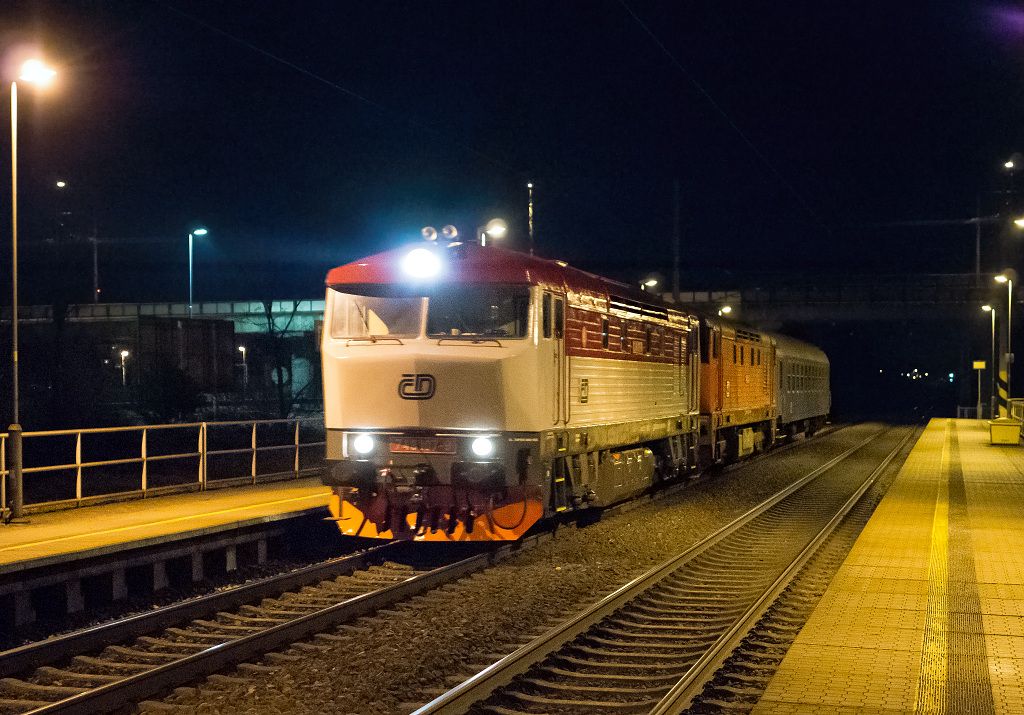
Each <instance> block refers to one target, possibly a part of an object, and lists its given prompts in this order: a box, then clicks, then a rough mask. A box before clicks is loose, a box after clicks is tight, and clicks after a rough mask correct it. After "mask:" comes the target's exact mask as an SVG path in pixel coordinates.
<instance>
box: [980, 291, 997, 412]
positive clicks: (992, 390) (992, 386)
mask: <svg viewBox="0 0 1024 715" xmlns="http://www.w3.org/2000/svg"><path fill="white" fill-rule="evenodd" d="M981 309H982V310H984V311H985V312H986V313H989V314H991V316H992V351H991V356H990V357H991V359H992V362H991V363H990V367H989V372H988V374H989V378H990V379H989V416H991V417H992V418H993V419H995V416H996V407H995V406H996V309H995V308H993V307H992V306H991V305H983V306H981Z"/></svg>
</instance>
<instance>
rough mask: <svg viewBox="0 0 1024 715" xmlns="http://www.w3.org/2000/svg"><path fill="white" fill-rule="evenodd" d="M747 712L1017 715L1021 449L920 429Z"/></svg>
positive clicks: (1021, 698) (971, 423) (1020, 698)
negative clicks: (844, 555)
mask: <svg viewBox="0 0 1024 715" xmlns="http://www.w3.org/2000/svg"><path fill="white" fill-rule="evenodd" d="M753 712H755V713H760V714H761V715H765V714H769V713H771V714H774V713H887V712H892V713H897V712H899V713H907V712H946V713H1021V712H1024V448H1022V447H1019V446H1009V447H999V446H991V445H990V444H989V441H988V429H987V423H985V422H982V421H977V420H954V419H933V420H931V422H930V423H929V424H928V426H927V428H926V429H925V431H924V432H923V433H922V435H921V437H920V439H919V440H918V442H917V444H916V445H915V446H914V448H913V450H912V451H911V453H910V455H909V457H908V459H907V461H906V462H905V463H904V465H903V467H902V468H901V470H900V472H899V474H898V476H897V477H896V480H895V482H894V483H893V485H892V487H891V488H890V490H889V492H888V493H887V494H886V496H885V497H884V499H883V500H882V502H881V503H880V504H879V505H878V508H877V509H876V511H875V513H874V515H873V516H872V518H871V519H870V521H869V522H868V524H867V526H866V527H865V529H864V531H863V532H862V533H861V535H860V537H859V539H858V540H857V542H856V544H855V545H854V547H853V549H852V551H851V552H850V554H849V556H848V557H847V558H846V561H845V562H844V563H843V565H842V567H841V569H840V570H839V572H838V573H837V575H836V577H835V578H834V579H833V581H832V583H831V584H830V586H829V588H828V590H827V591H826V592H825V594H824V596H823V597H822V598H821V600H820V601H819V603H818V605H817V607H816V608H815V610H814V612H813V614H812V615H811V618H810V619H809V620H808V622H807V624H806V625H805V627H804V628H803V630H802V631H801V632H800V634H799V636H798V637H797V639H796V641H795V642H794V643H793V645H792V646H791V648H790V650H789V652H788V654H787V655H786V658H785V659H784V661H783V662H782V664H781V666H780V668H779V670H778V671H777V672H776V674H775V677H774V678H773V680H772V681H771V683H770V684H769V687H768V688H767V690H766V691H765V693H764V695H763V696H762V698H761V700H760V702H759V703H758V705H757V707H756V708H755V709H754V711H753Z"/></svg>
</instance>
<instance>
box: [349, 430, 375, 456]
mask: <svg viewBox="0 0 1024 715" xmlns="http://www.w3.org/2000/svg"><path fill="white" fill-rule="evenodd" d="M373 447H374V441H373V437H371V436H370V435H368V434H361V435H358V436H356V438H355V439H353V440H352V449H354V450H355V451H356V454H362V455H364V456H365V455H367V454H369V453H370V452H372V451H373Z"/></svg>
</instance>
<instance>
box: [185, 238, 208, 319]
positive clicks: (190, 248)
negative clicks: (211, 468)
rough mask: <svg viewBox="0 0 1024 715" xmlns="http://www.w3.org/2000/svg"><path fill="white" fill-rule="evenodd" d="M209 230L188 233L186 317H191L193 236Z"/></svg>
mask: <svg viewBox="0 0 1024 715" xmlns="http://www.w3.org/2000/svg"><path fill="white" fill-rule="evenodd" d="M207 233H209V231H207V230H206V229H205V228H197V229H195V230H194V231H190V232H189V234H188V317H190V318H191V317H192V241H193V238H192V237H193V236H205V235H206V234H207Z"/></svg>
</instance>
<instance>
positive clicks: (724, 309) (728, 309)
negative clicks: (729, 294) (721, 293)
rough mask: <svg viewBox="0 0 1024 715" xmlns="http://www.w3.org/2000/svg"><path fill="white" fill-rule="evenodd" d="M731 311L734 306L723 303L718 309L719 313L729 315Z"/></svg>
mask: <svg viewBox="0 0 1024 715" xmlns="http://www.w3.org/2000/svg"><path fill="white" fill-rule="evenodd" d="M731 312H732V306H731V305H723V306H722V307H721V308H719V309H718V314H719V315H728V314H729V313H731Z"/></svg>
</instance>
